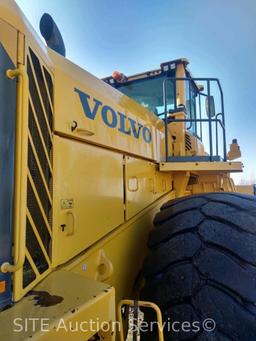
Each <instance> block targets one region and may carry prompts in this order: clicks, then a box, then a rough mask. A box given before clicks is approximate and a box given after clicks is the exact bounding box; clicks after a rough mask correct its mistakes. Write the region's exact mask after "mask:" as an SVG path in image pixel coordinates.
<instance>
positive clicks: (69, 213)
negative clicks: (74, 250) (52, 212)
mask: <svg viewBox="0 0 256 341" xmlns="http://www.w3.org/2000/svg"><path fill="white" fill-rule="evenodd" d="M66 214H67V216H71V217H72V228H71V229H70V230H69V232H67V236H72V235H73V234H74V233H75V226H76V215H75V213H74V212H73V211H67V212H66Z"/></svg>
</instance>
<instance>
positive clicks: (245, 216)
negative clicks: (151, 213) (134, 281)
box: [141, 193, 256, 341]
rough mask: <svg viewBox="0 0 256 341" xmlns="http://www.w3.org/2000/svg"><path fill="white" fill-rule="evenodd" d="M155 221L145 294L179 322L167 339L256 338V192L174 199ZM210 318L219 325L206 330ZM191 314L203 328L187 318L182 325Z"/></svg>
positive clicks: (166, 315) (145, 268)
mask: <svg viewBox="0 0 256 341" xmlns="http://www.w3.org/2000/svg"><path fill="white" fill-rule="evenodd" d="M154 225H155V228H154V229H153V230H152V232H151V234H150V237H149V247H150V248H151V252H150V254H149V255H148V256H147V258H146V259H145V262H144V266H143V276H144V277H145V286H144V288H143V290H142V293H141V298H142V299H144V300H149V301H153V302H155V303H157V304H158V305H159V307H160V308H161V311H162V314H163V320H164V321H165V322H168V321H169V323H171V324H172V323H173V322H174V321H178V322H179V324H175V328H174V329H176V332H174V331H173V330H172V329H173V328H172V327H169V330H167V328H165V330H164V331H165V341H170V340H202V341H205V340H221V341H222V340H237V341H238V340H239V341H241V340H245V341H250V340H256V197H253V196H249V195H242V194H237V193H209V194H200V195H194V196H189V197H184V198H181V199H176V200H172V201H169V202H167V203H166V204H164V205H163V206H162V208H161V211H160V212H159V213H158V214H157V215H156V217H155V219H154ZM207 318H211V319H213V320H214V321H215V323H216V327H215V329H214V331H211V332H207V331H205V330H204V329H203V325H202V323H203V321H204V320H205V319H207ZM146 319H148V320H150V319H151V320H152V319H153V317H152V316H147V315H146ZM184 321H188V322H189V323H190V324H192V323H193V322H195V321H196V322H197V321H198V322H199V326H200V330H199V331H198V330H194V329H198V328H194V327H193V326H192V325H191V326H190V328H189V327H188V324H186V328H185V331H184V330H182V329H184V328H183V327H182V325H181V324H182V323H183V322H184ZM210 327H211V323H210ZM212 327H213V325H212ZM178 329H179V331H177V330H178ZM191 329H192V330H191ZM188 330H190V331H188ZM142 339H143V340H144V339H145V340H147V341H148V340H154V341H156V340H158V337H157V336H156V335H155V334H154V333H151V336H150V335H148V334H147V335H146V337H145V336H144V337H143V338H142Z"/></svg>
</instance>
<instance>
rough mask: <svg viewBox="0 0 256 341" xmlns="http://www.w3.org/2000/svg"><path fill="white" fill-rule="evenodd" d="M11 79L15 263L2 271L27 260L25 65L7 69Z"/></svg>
mask: <svg viewBox="0 0 256 341" xmlns="http://www.w3.org/2000/svg"><path fill="white" fill-rule="evenodd" d="M6 76H7V77H8V78H9V79H14V78H16V77H18V86H17V111H16V115H17V117H16V152H15V194H14V245H15V255H14V259H15V261H14V264H10V263H9V262H4V263H3V264H1V271H2V272H4V273H6V272H16V271H18V270H19V269H21V268H22V267H23V264H24V261H25V243H26V209H27V207H26V195H27V194H26V193H27V178H26V177H25V179H24V177H23V176H21V174H26V169H27V148H28V141H27V138H24V137H23V133H24V132H25V131H27V125H28V123H27V122H28V75H27V72H26V69H25V66H24V65H22V64H19V63H18V68H17V69H14V70H7V71H6Z"/></svg>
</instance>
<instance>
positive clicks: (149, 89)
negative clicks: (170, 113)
mask: <svg viewBox="0 0 256 341" xmlns="http://www.w3.org/2000/svg"><path fill="white" fill-rule="evenodd" d="M168 77H174V72H173V75H170V74H169V75H168ZM166 78H167V75H166V74H164V75H160V76H154V77H151V78H143V79H139V80H135V81H131V82H127V83H125V84H120V85H118V86H117V89H118V90H119V91H121V92H122V93H124V94H125V95H127V96H129V97H131V98H132V99H134V100H135V101H136V102H138V103H139V104H140V105H142V106H143V107H145V108H147V109H148V110H149V111H151V112H153V113H155V114H156V115H158V116H160V115H162V114H163V113H164V103H163V82H164V80H165V79H166ZM167 87H168V90H167V94H168V98H167V109H168V110H174V89H173V84H172V82H168V84H167Z"/></svg>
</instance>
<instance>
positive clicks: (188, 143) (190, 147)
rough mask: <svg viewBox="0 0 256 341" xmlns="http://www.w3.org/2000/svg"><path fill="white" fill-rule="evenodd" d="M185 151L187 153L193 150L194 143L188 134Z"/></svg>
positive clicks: (186, 135)
mask: <svg viewBox="0 0 256 341" xmlns="http://www.w3.org/2000/svg"><path fill="white" fill-rule="evenodd" d="M185 149H186V150H187V151H190V150H192V142H191V137H190V135H188V134H185Z"/></svg>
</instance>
